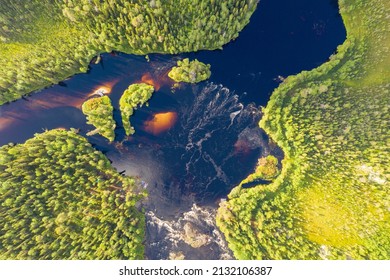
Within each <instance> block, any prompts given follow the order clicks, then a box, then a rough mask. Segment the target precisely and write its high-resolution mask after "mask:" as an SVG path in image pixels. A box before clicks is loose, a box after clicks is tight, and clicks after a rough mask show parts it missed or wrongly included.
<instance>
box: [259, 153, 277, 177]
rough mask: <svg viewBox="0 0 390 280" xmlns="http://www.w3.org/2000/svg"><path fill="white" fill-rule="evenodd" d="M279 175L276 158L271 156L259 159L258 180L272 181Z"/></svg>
mask: <svg viewBox="0 0 390 280" xmlns="http://www.w3.org/2000/svg"><path fill="white" fill-rule="evenodd" d="M278 175H279V169H278V159H277V158H276V157H274V156H271V155H269V156H266V157H264V158H260V159H259V161H258V163H257V167H256V171H255V177H256V179H257V178H258V179H264V180H271V179H274V178H275V177H276V176H278Z"/></svg>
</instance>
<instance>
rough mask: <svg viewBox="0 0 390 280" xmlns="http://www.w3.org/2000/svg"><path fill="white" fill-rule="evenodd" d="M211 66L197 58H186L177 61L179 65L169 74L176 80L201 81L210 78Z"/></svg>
mask: <svg viewBox="0 0 390 280" xmlns="http://www.w3.org/2000/svg"><path fill="white" fill-rule="evenodd" d="M210 67H211V66H210V64H204V63H203V62H200V61H198V60H197V59H195V60H193V61H190V60H189V59H188V58H185V59H183V60H180V61H178V62H177V67H173V68H172V69H171V71H170V72H169V73H168V76H169V78H171V79H172V80H174V81H175V82H186V83H199V82H201V81H204V80H207V79H208V78H210V76H211V71H210Z"/></svg>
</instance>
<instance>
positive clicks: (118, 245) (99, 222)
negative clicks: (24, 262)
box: [0, 130, 145, 259]
mask: <svg viewBox="0 0 390 280" xmlns="http://www.w3.org/2000/svg"><path fill="white" fill-rule="evenodd" d="M137 188H138V187H137V186H136V184H135V181H134V180H133V179H132V178H129V177H123V176H121V175H119V174H118V173H117V172H116V170H115V169H114V168H113V167H111V165H110V162H109V161H108V159H107V158H105V157H104V156H103V154H102V153H100V152H98V151H96V150H94V149H93V148H92V147H91V145H90V144H89V143H88V142H87V141H86V139H84V138H82V137H81V136H78V135H77V134H76V133H74V132H73V131H65V130H52V131H48V132H45V133H42V134H36V135H35V137H34V138H32V139H30V140H27V141H26V143H24V144H18V145H14V144H9V145H5V146H3V147H1V148H0V219H1V224H0V259H141V258H143V255H144V253H143V250H144V249H143V245H142V241H143V238H144V227H145V220H144V216H143V215H142V213H140V212H139V211H138V210H137V209H136V207H135V205H136V203H137V202H138V201H139V199H141V198H142V197H144V194H142V193H139V192H138V190H137Z"/></svg>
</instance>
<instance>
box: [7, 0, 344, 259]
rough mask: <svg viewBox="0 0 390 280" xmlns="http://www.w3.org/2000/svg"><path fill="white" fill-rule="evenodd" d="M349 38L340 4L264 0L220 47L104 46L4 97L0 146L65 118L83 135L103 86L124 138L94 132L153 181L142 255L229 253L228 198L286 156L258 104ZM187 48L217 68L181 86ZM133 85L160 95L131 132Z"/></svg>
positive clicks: (102, 145)
mask: <svg viewBox="0 0 390 280" xmlns="http://www.w3.org/2000/svg"><path fill="white" fill-rule="evenodd" d="M345 36H346V34H345V29H344V26H343V23H342V20H341V17H340V16H339V14H338V7H337V1H334V0H332V1H330V0H318V1H312V0H296V1H290V0H262V1H261V2H260V4H259V7H258V9H257V11H256V12H255V14H254V15H253V17H252V19H251V22H250V24H249V25H248V26H247V27H246V28H245V29H244V30H243V31H242V32H241V34H240V36H239V38H238V39H236V40H235V41H234V42H232V43H230V44H228V45H227V46H224V49H223V50H217V51H201V52H198V53H189V54H182V55H177V56H173V55H160V54H151V55H149V58H150V61H149V62H148V61H147V60H146V59H145V57H142V56H134V55H126V54H122V53H111V54H103V55H102V61H101V62H100V63H99V64H94V63H91V65H90V69H89V71H88V73H85V74H79V75H75V76H74V77H71V78H69V79H67V80H65V81H63V82H61V83H60V84H59V85H54V86H52V87H49V88H47V89H43V90H41V91H40V92H39V93H34V94H33V95H31V96H29V97H26V98H25V99H21V100H19V101H16V102H13V103H10V104H7V105H4V106H1V107H0V145H3V144H6V143H9V142H15V143H21V142H24V141H25V140H27V139H28V138H31V137H33V135H34V133H37V132H42V131H44V130H45V129H53V128H59V127H62V128H71V127H73V128H78V129H80V134H81V135H83V136H86V133H87V132H88V131H90V130H92V129H93V127H91V126H89V125H87V124H86V120H85V117H84V115H83V114H82V112H81V109H80V108H81V104H82V103H83V102H84V101H85V100H86V99H87V98H89V97H90V96H91V95H93V93H94V91H96V90H97V89H99V88H104V89H105V90H106V91H107V92H108V94H109V96H110V98H111V99H112V101H113V105H114V107H115V112H114V117H115V119H116V121H117V123H118V127H117V129H116V135H117V136H116V139H115V141H114V142H113V143H111V144H110V143H108V142H107V141H106V140H105V139H104V138H102V137H101V136H99V135H95V136H91V137H88V139H89V141H90V142H91V143H92V144H93V145H94V146H95V147H96V148H97V149H99V150H101V151H103V152H104V153H105V154H106V155H107V157H108V158H109V159H110V160H111V161H112V162H113V165H114V166H115V167H116V168H117V169H118V171H125V173H126V174H128V175H133V176H137V177H139V178H140V180H142V181H144V185H145V187H146V188H147V189H148V190H149V193H150V195H149V198H148V199H147V200H146V201H144V202H143V207H144V208H145V211H146V219H147V236H146V242H145V244H146V258H148V259H167V258H173V257H184V258H186V259H229V258H232V253H231V252H230V251H229V249H228V248H227V245H226V243H225V241H224V238H223V236H222V235H221V233H220V232H219V231H218V230H217V229H216V226H215V221H214V218H215V211H216V209H217V207H218V203H219V201H220V199H224V198H226V196H227V194H228V193H229V192H230V190H231V189H232V188H233V187H234V186H235V185H237V184H238V183H239V182H240V181H241V180H242V179H244V178H245V177H246V176H247V175H249V174H250V173H251V172H252V171H253V170H254V167H255V165H256V162H257V159H258V158H259V157H261V156H264V155H267V154H269V153H272V154H276V155H277V156H278V157H281V156H282V155H281V152H280V151H279V150H278V149H277V147H275V146H274V145H272V143H271V144H270V142H269V139H268V137H267V135H266V134H265V133H264V132H263V131H262V130H261V129H260V128H258V122H259V120H260V118H261V110H260V109H259V107H260V106H265V105H266V103H267V101H268V100H269V97H270V95H271V93H272V91H273V90H274V89H275V88H276V87H277V86H278V84H279V83H280V81H281V79H283V77H287V76H288V75H292V74H296V73H298V72H300V71H302V70H310V69H312V68H315V67H317V66H319V65H320V64H322V63H323V62H324V61H326V60H327V59H328V58H329V56H330V55H331V54H332V53H333V52H334V51H335V49H336V47H337V46H338V45H339V44H341V43H342V42H343V41H344V39H345ZM185 57H190V58H197V59H199V60H200V61H203V62H205V63H210V64H211V70H212V76H211V78H210V80H209V81H207V82H202V83H200V84H197V85H188V84H187V85H185V84H183V85H181V86H180V87H178V88H175V89H174V90H173V89H172V86H173V83H172V81H171V80H170V79H169V78H168V77H167V72H168V71H169V69H170V67H172V66H173V65H175V63H176V61H177V60H178V59H182V58H185ZM135 82H146V83H150V84H153V85H154V86H155V89H156V93H155V94H154V96H153V97H152V99H151V100H150V102H149V106H148V107H143V108H140V109H138V110H137V111H136V113H135V114H134V116H133V117H132V124H133V125H134V127H135V129H136V133H135V134H134V135H133V136H131V137H125V135H124V130H123V127H121V120H120V112H119V110H118V101H119V98H120V96H121V94H122V92H123V91H124V90H125V89H126V88H127V87H128V85H129V84H131V83H135ZM184 232H186V233H187V235H188V234H191V232H192V233H194V232H195V233H196V234H197V235H198V236H203V237H205V238H204V244H203V246H200V247H199V248H193V247H192V246H190V245H189V244H188V243H186V234H184ZM187 237H188V236H187ZM187 239H188V238H187Z"/></svg>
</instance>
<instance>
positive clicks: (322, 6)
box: [190, 0, 346, 106]
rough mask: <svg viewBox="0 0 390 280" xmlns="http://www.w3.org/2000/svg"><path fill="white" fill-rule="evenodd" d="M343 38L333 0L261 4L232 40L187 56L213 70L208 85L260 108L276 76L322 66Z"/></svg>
mask: <svg viewBox="0 0 390 280" xmlns="http://www.w3.org/2000/svg"><path fill="white" fill-rule="evenodd" d="M345 37H346V31H345V28H344V26H343V23H342V19H341V16H340V14H339V11H338V5H337V0H294V1H292V0H260V3H259V6H258V8H257V10H256V12H255V13H254V14H253V16H252V18H251V22H250V24H249V25H248V26H247V27H246V28H245V29H244V30H243V31H242V32H241V33H240V36H239V38H238V39H237V40H235V41H234V42H232V43H230V44H228V45H227V46H225V47H224V48H223V50H222V51H214V52H208V51H202V52H200V53H195V54H191V55H190V57H191V58H197V59H198V60H201V61H204V62H206V63H210V64H211V65H212V77H211V80H213V81H215V82H217V83H222V84H224V85H225V86H226V87H228V88H229V89H232V90H237V91H239V92H240V93H242V92H247V93H248V94H247V96H246V98H245V101H247V102H255V103H256V104H259V105H263V106H265V105H266V104H267V102H268V100H269V97H270V95H271V93H272V91H273V90H274V89H275V88H276V87H277V86H278V84H279V82H278V81H276V80H277V77H278V76H283V77H287V76H289V75H293V74H297V73H299V72H301V71H302V70H311V69H313V68H315V67H317V66H319V65H321V64H322V63H324V61H326V60H327V59H328V58H329V56H330V55H331V54H332V53H333V52H334V51H335V49H336V47H337V46H338V45H340V44H341V43H343V42H344V40H345Z"/></svg>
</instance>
